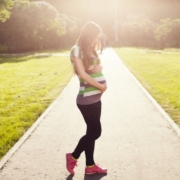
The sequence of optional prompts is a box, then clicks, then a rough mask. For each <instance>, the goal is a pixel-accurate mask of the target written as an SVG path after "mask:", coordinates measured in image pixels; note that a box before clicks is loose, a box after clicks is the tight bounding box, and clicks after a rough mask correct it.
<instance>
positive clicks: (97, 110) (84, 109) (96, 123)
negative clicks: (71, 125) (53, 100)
mask: <svg viewBox="0 0 180 180" xmlns="http://www.w3.org/2000/svg"><path fill="white" fill-rule="evenodd" d="M77 106H78V108H79V110H80V111H81V113H82V115H83V117H84V120H85V122H86V125H87V130H86V134H85V135H84V136H83V137H82V138H81V139H80V140H79V143H78V144H77V146H76V148H75V150H74V152H73V153H72V156H73V157H74V158H76V159H78V158H79V156H80V155H81V153H82V152H83V151H85V155H86V165H87V166H91V165H93V164H95V162H94V157H93V155H94V148H95V140H96V139H98V138H99V137H100V135H101V122H100V117H101V101H99V102H97V103H94V104H90V105H79V104H77Z"/></svg>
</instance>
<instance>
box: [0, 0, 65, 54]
mask: <svg viewBox="0 0 180 180" xmlns="http://www.w3.org/2000/svg"><path fill="white" fill-rule="evenodd" d="M34 17H35V18H34ZM0 27H1V28H0V34H1V39H0V41H1V42H0V44H3V45H6V46H8V49H9V51H10V52H22V51H30V50H38V49H45V48H50V47H52V48H53V46H57V44H58V39H59V37H61V36H62V35H64V34H65V33H66V29H65V20H64V19H63V18H62V17H61V16H60V15H59V13H58V12H57V10H56V9H55V8H54V7H53V6H51V5H50V4H48V3H46V2H31V3H28V2H20V3H19V2H18V3H15V4H14V7H13V9H12V14H11V18H10V19H8V20H7V21H6V22H4V23H2V22H1V23H0Z"/></svg>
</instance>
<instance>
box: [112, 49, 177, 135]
mask: <svg viewBox="0 0 180 180" xmlns="http://www.w3.org/2000/svg"><path fill="white" fill-rule="evenodd" d="M112 50H113V51H114V53H115V54H116V56H117V57H118V58H119V60H120V63H121V64H122V66H123V68H124V69H125V70H126V72H128V74H129V75H130V76H131V78H132V79H133V80H134V81H135V83H136V84H137V85H138V86H139V87H140V89H141V90H142V91H143V92H144V94H145V95H146V96H147V97H148V99H149V100H150V101H151V102H152V103H153V105H154V106H155V107H156V108H157V109H158V110H159V112H160V113H161V115H162V116H163V117H164V118H165V119H166V120H167V121H168V123H169V124H170V125H171V126H172V128H173V130H174V131H175V132H176V134H177V135H178V136H179V137H180V128H179V126H178V125H177V124H176V123H175V122H174V121H173V119H172V118H171V117H170V116H169V115H168V114H167V112H166V111H165V110H164V109H163V108H162V107H161V106H160V105H159V103H158V102H157V101H156V100H155V99H154V98H153V97H152V96H151V94H150V93H149V92H148V91H147V90H146V89H145V88H144V87H143V85H142V84H141V83H140V82H139V81H138V80H137V78H136V77H135V76H134V75H133V73H132V72H131V71H130V70H129V69H128V68H127V67H126V65H125V64H124V63H123V61H122V60H121V58H120V57H119V56H118V55H117V53H116V52H115V50H114V49H113V48H112Z"/></svg>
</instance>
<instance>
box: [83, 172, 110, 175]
mask: <svg viewBox="0 0 180 180" xmlns="http://www.w3.org/2000/svg"><path fill="white" fill-rule="evenodd" d="M85 174H86V175H91V174H107V172H102V173H101V172H93V173H85Z"/></svg>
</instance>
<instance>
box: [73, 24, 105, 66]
mask: <svg viewBox="0 0 180 180" xmlns="http://www.w3.org/2000/svg"><path fill="white" fill-rule="evenodd" d="M101 34H102V29H101V28H100V26H99V25H98V24H96V23H94V22H88V23H87V24H85V26H84V27H83V29H82V31H81V33H80V36H79V38H78V40H77V43H76V44H77V45H78V46H79V47H80V48H81V49H82V52H83V64H84V67H85V69H86V70H87V69H88V68H89V66H90V65H91V64H92V60H94V59H92V56H91V55H92V54H93V55H94V56H95V57H96V60H97V63H100V59H99V57H98V54H97V52H96V50H97V49H96V48H97V47H98V48H99V42H98V41H99V38H98V36H100V35H101ZM96 39H97V42H96V43H95V44H94V46H93V47H92V43H93V41H94V40H96Z"/></svg>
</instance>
